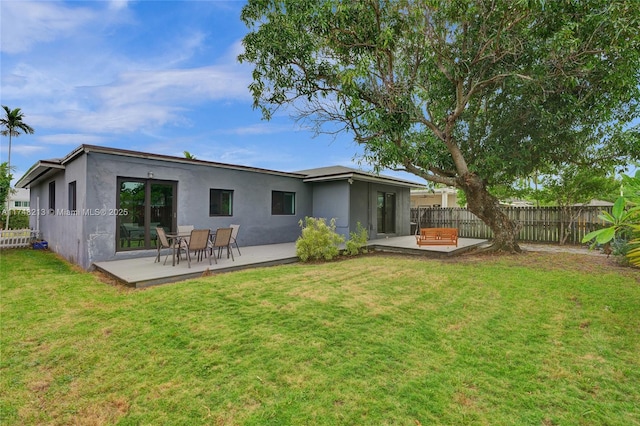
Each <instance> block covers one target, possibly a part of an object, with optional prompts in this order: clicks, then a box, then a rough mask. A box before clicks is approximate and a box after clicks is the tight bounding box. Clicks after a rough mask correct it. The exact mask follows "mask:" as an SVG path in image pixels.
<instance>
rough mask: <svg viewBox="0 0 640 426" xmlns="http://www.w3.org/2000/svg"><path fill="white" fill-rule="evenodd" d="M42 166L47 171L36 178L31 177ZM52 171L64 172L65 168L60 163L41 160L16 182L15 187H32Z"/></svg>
mask: <svg viewBox="0 0 640 426" xmlns="http://www.w3.org/2000/svg"><path fill="white" fill-rule="evenodd" d="M41 166H44V167H45V170H44V171H42V172H40V173H38V174H37V175H36V176H33V177H31V174H32V173H34V172H35V171H36V170H38V168H39V167H41ZM52 169H58V170H64V169H65V166H63V165H62V164H60V163H58V162H53V161H47V160H40V161H38V162H37V163H36V164H34V165H33V166H31V168H30V169H29V170H27V172H26V173H25V174H24V175H23V176H22V177H21V178H20V180H18V181H17V182H16V184H15V187H16V188H26V187H27V186H29V185H31V184H32V183H33V182H35V181H36V180H38V179H40V178H41V177H42V176H44V175H45V174H46V173H48V172H49V171H51V170H52Z"/></svg>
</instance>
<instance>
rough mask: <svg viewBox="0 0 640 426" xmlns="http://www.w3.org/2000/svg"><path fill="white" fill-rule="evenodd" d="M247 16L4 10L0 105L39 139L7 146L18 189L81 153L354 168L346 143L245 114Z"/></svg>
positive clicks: (233, 6)
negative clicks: (31, 171)
mask: <svg viewBox="0 0 640 426" xmlns="http://www.w3.org/2000/svg"><path fill="white" fill-rule="evenodd" d="M243 5H244V2H243V1H208V0H201V1H185V2H174V1H136V2H133V1H116V0H113V1H88V2H85V1H71V2H58V1H42V2H36V1H5V0H2V1H1V2H0V24H1V25H0V26H1V37H2V38H1V47H2V63H1V73H2V75H1V82H2V83H1V84H2V86H1V90H0V100H1V102H2V105H7V106H8V107H9V108H11V109H13V108H21V109H22V111H23V113H24V114H25V120H24V121H25V122H26V123H28V124H29V125H31V126H32V127H33V128H34V129H35V134H33V135H21V136H19V137H18V138H14V139H13V142H12V150H11V163H12V165H13V166H15V171H14V178H16V179H17V178H19V177H20V176H22V175H23V174H24V172H26V171H27V170H28V168H29V167H31V166H32V165H33V164H34V163H35V162H37V161H38V160H41V159H49V158H58V157H62V156H64V155H66V154H68V153H69V152H71V151H72V150H73V149H74V148H75V147H77V146H79V145H81V144H83V143H84V144H94V145H103V146H109V147H115V148H125V149H132V150H138V151H144V152H152V153H158V154H166V155H175V156H183V152H184V151H185V150H186V151H189V152H190V153H191V154H193V155H195V156H196V158H198V159H201V160H211V161H219V162H224V163H232V164H240V165H246V166H253V167H261V168H267V169H273V170H280V171H296V170H302V169H307V168H314V167H323V166H330V165H344V166H350V167H356V168H358V167H359V166H358V164H357V162H356V161H357V160H356V159H355V157H357V155H358V154H360V153H361V149H360V148H359V147H358V146H357V144H355V143H354V142H353V139H352V138H351V137H350V135H348V134H344V135H341V136H339V137H338V138H334V137H332V136H328V135H320V136H317V137H315V135H314V133H313V132H312V131H310V130H308V129H305V128H303V127H301V126H300V125H299V124H297V123H296V122H295V121H294V120H293V119H292V118H291V117H290V115H289V113H288V112H283V113H282V114H279V115H277V116H275V117H274V118H273V119H272V120H271V121H268V122H267V121H264V120H262V118H261V114H260V112H259V111H258V110H254V109H253V108H252V99H251V96H250V93H249V90H248V88H247V86H248V85H249V83H250V82H251V65H250V64H244V65H241V64H239V63H238V62H237V60H236V58H237V56H238V54H239V53H241V51H242V45H241V40H242V38H243V36H244V35H245V34H246V32H247V28H246V27H245V26H244V24H243V23H242V21H241V20H240V11H241V9H242V6H243ZM7 145H8V140H7V138H6V137H3V138H2V161H6V159H7V154H8V152H7V151H8V150H7V148H8V146H7ZM362 168H364V169H365V170H368V169H370V168H369V167H368V166H366V165H363V166H362ZM385 174H388V175H396V176H399V177H404V178H407V179H409V180H412V181H414V182H421V181H422V180H421V179H419V178H417V177H415V176H413V175H408V174H402V173H393V172H388V171H387V172H385Z"/></svg>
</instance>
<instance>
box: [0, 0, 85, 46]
mask: <svg viewBox="0 0 640 426" xmlns="http://www.w3.org/2000/svg"><path fill="white" fill-rule="evenodd" d="M0 8H1V10H0V16H2V29H1V30H0V34H1V36H2V46H1V47H0V50H2V52H5V53H20V52H26V51H28V50H29V49H30V48H31V47H32V46H33V45H34V44H36V43H42V42H49V41H53V40H55V39H57V38H61V37H68V36H70V35H71V34H73V32H74V31H76V30H77V29H78V28H80V27H82V26H84V25H86V24H87V23H88V22H90V21H92V20H94V19H95V18H96V13H95V12H94V11H92V10H90V9H87V8H81V7H74V8H70V7H65V6H63V5H62V4H60V3H53V2H31V1H2V2H0Z"/></svg>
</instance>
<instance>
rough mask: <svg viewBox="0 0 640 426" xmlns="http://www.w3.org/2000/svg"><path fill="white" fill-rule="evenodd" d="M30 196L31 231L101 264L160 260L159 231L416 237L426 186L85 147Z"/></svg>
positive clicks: (46, 166)
mask: <svg viewBox="0 0 640 426" xmlns="http://www.w3.org/2000/svg"><path fill="white" fill-rule="evenodd" d="M16 186H17V187H20V188H29V189H30V194H31V195H30V197H31V198H30V206H31V207H30V210H29V213H30V215H31V218H30V226H31V227H32V228H33V229H38V230H40V232H41V235H42V238H43V239H45V240H47V241H48V243H49V248H50V249H51V250H53V251H55V252H57V253H59V254H60V255H62V256H64V257H65V258H66V259H68V260H69V261H70V262H72V263H76V264H78V265H80V266H82V267H83V268H85V269H90V268H91V266H92V264H93V262H98V261H107V260H115V259H123V258H128V257H142V256H153V255H154V254H155V250H156V245H155V244H156V235H155V229H156V227H157V226H162V227H164V228H165V229H166V230H167V231H175V230H176V229H177V226H178V225H194V226H195V227H196V228H209V229H216V228H219V227H227V226H229V225H230V224H239V225H240V233H239V235H238V243H239V244H240V246H243V245H244V246H249V245H262V244H273V243H283V242H293V241H295V240H296V239H297V238H298V237H299V235H300V231H301V230H300V226H299V224H298V223H299V221H300V220H301V219H304V218H305V217H307V216H312V217H322V218H326V219H327V220H329V219H331V218H335V219H336V225H337V231H338V232H339V233H341V234H343V235H345V236H348V235H349V233H350V232H352V231H355V229H356V226H357V224H358V222H360V223H361V224H362V225H363V226H365V227H367V229H368V231H369V237H370V239H377V238H384V237H387V236H400V235H409V233H410V223H409V217H410V216H409V210H410V188H412V187H419V186H420V185H418V184H416V183H413V182H409V181H406V180H402V179H397V178H393V177H386V176H379V175H375V174H370V173H366V172H362V171H358V170H355V169H350V168H346V167H339V166H338V167H325V168H319V169H312V170H303V171H300V172H295V173H291V172H279V171H274V170H265V169H259V168H254V167H246V166H240V165H232V164H223V163H216V162H210V161H202V160H196V159H187V158H181V157H172V156H166V155H158V154H150V153H144V152H136V151H129V150H123V149H114V148H107V147H100V146H92V145H82V146H80V147H78V148H76V149H75V150H74V151H72V152H71V153H69V154H68V155H67V156H66V157H64V158H61V159H54V160H41V161H38V162H37V163H36V164H35V165H33V166H32V167H31V168H30V169H29V171H27V173H26V174H25V175H24V176H23V177H22V178H21V179H20V180H19V181H18V182H17V185H16Z"/></svg>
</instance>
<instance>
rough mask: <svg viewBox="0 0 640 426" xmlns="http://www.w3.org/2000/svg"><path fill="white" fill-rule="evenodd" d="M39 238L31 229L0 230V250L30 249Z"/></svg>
mask: <svg viewBox="0 0 640 426" xmlns="http://www.w3.org/2000/svg"><path fill="white" fill-rule="evenodd" d="M37 237H38V232H37V231H32V230H31V229H10V230H8V231H5V230H0V249H6V248H18V247H29V246H30V245H31V243H32V242H33V241H34V240H35V239H36V238H37Z"/></svg>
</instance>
